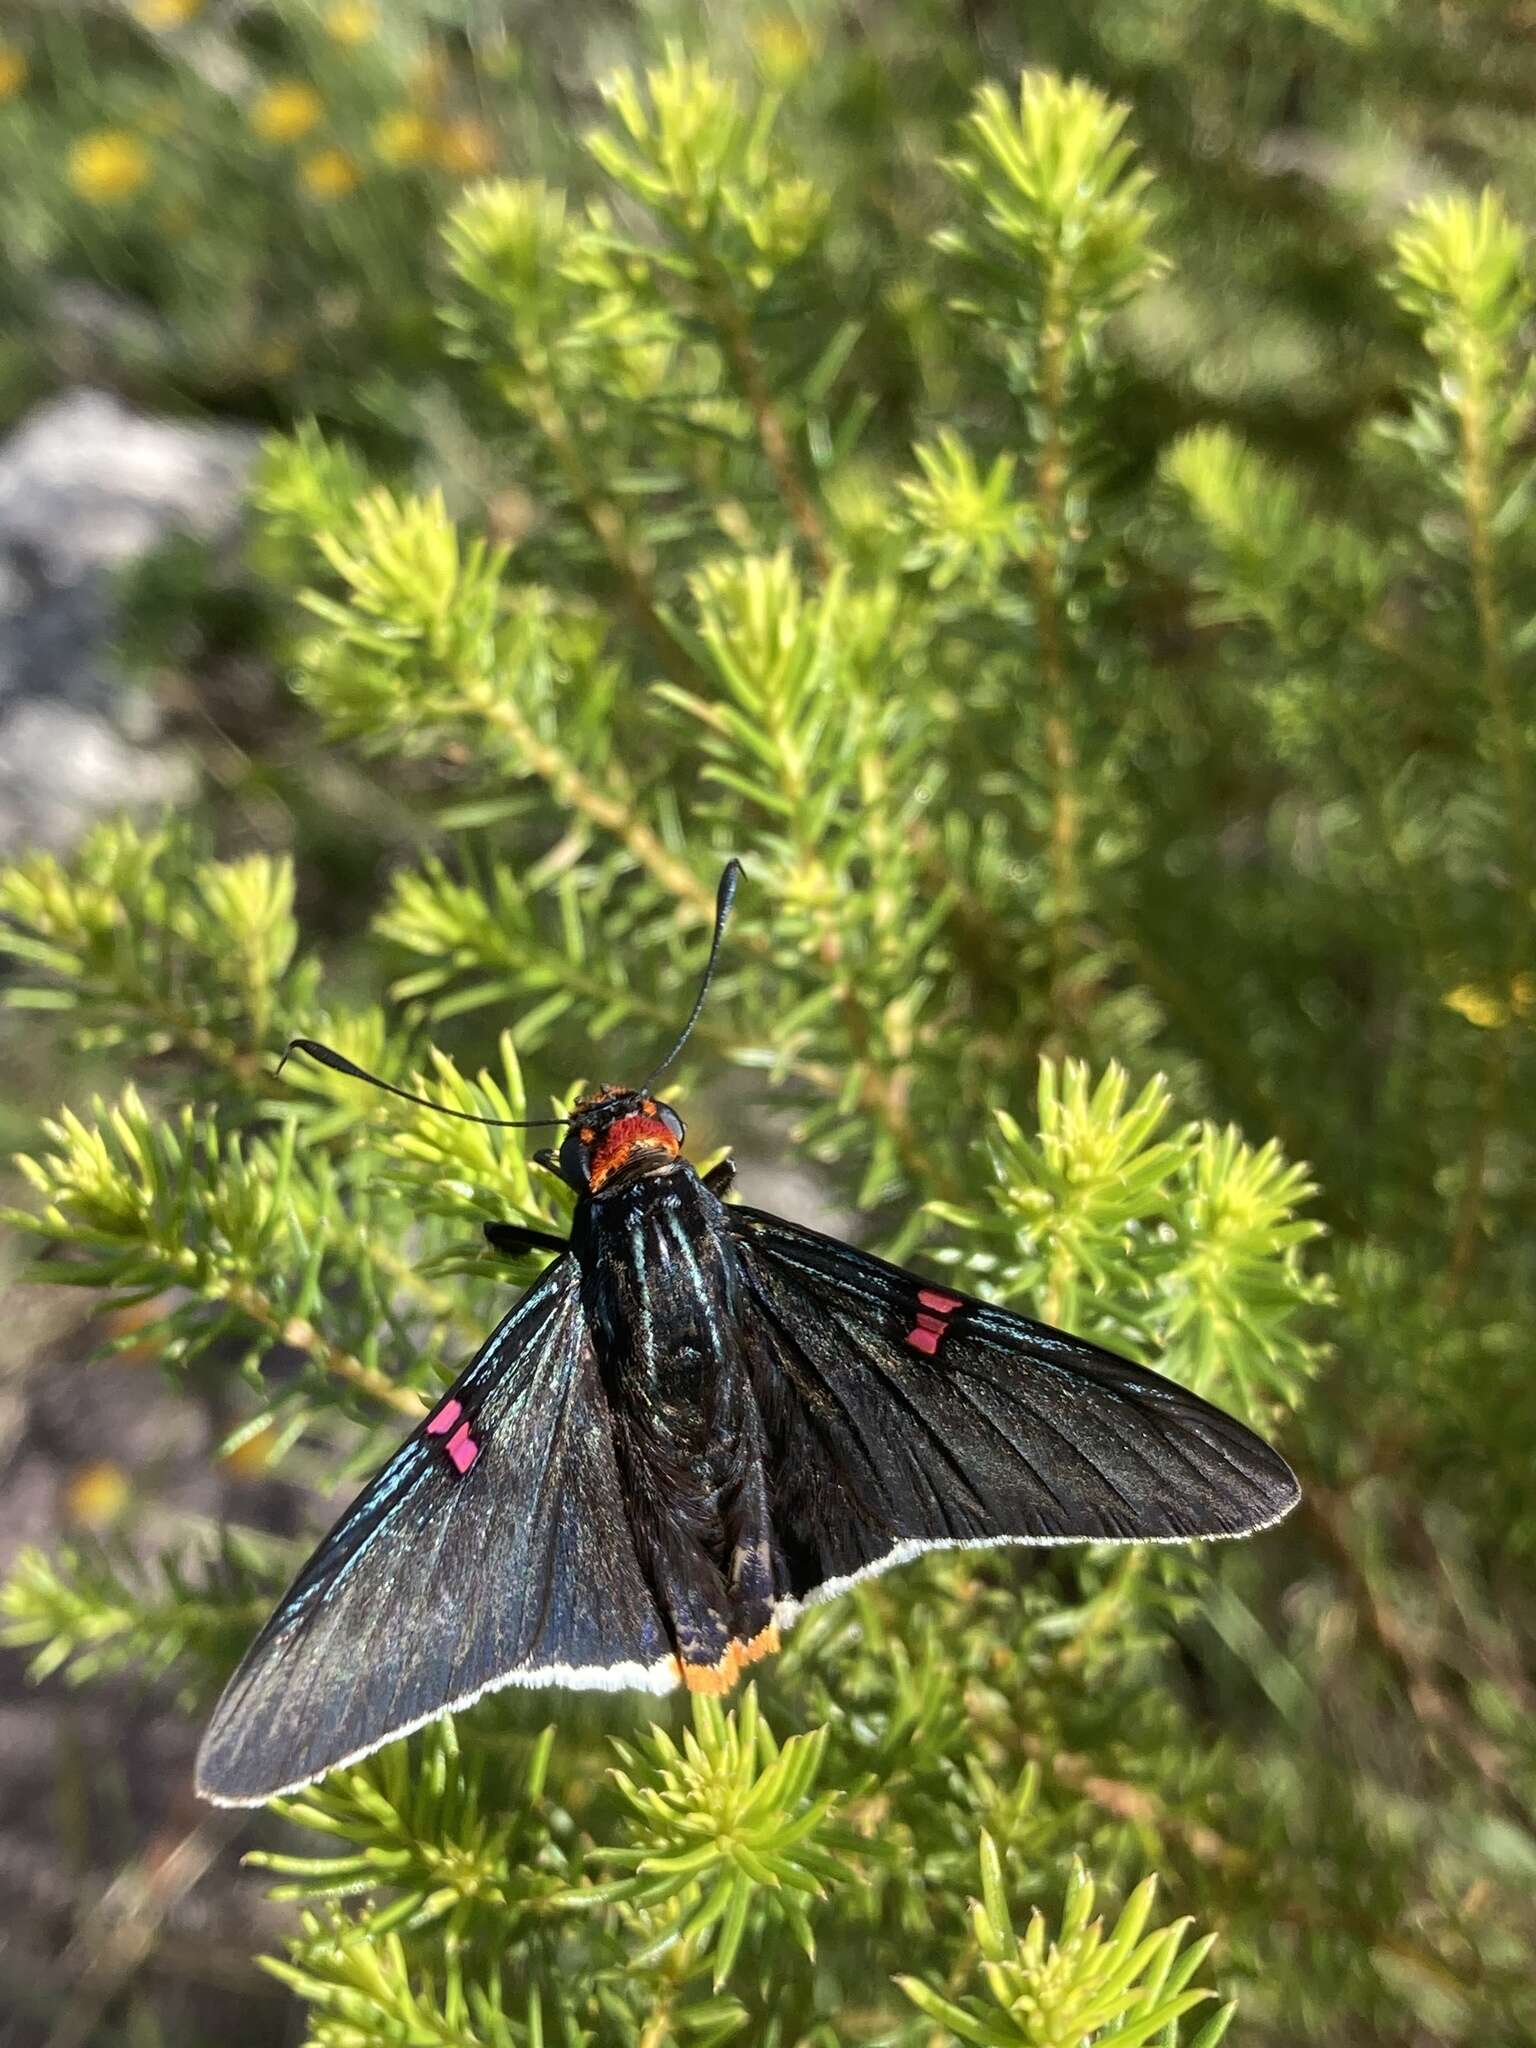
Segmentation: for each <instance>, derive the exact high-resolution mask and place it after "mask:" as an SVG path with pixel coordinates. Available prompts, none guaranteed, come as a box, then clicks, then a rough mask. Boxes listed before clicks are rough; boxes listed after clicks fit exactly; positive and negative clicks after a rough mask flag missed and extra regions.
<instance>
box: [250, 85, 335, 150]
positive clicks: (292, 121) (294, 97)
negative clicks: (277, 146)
mask: <svg viewBox="0 0 1536 2048" xmlns="http://www.w3.org/2000/svg"><path fill="white" fill-rule="evenodd" d="M324 112H325V101H324V100H323V99H321V97H320V95H319V93H317V92H316V91H315V89H314V87H313V86H312V85H306V84H305V83H304V81H303V80H302V79H300V78H288V79H284V80H283V82H282V84H280V85H271V86H268V88H267V90H266V91H265V92H264V93H262V94H261V96H260V98H259V99H258V100H257V101H256V103H255V104H254V106H253V107H252V108H251V126H252V127H253V128H254V129H255V131H256V133H257V134H258V135H259V136H260V137H261V139H262V141H263V142H297V141H298V140H299V138H300V137H301V136H304V135H307V134H308V133H309V131H310V129H311V128H313V127H314V126H315V124H316V123H317V122H318V121H319V120H320V118H321V116H322V115H323V114H324Z"/></svg>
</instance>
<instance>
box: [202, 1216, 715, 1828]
mask: <svg viewBox="0 0 1536 2048" xmlns="http://www.w3.org/2000/svg"><path fill="white" fill-rule="evenodd" d="M455 1411H457V1412H455ZM443 1417H446V1418H447V1421H448V1427H447V1428H442V1427H434V1424H435V1423H437V1422H438V1421H439V1419H440V1418H443ZM456 1445H457V1446H458V1449H457V1451H455V1446H456ZM471 1451H472V1452H473V1455H470V1452H471ZM670 1660H671V1643H670V1641H669V1640H668V1637H667V1633H666V1629H665V1627H664V1625H663V1622H662V1618H661V1616H660V1614H659V1612H658V1610H657V1607H656V1603H655V1600H654V1598H653V1597H652V1594H651V1591H650V1588H649V1586H648V1585H647V1584H646V1581H645V1579H644V1578H643V1577H642V1575H641V1573H640V1569H639V1566H638V1564H637V1562H636V1558H635V1546H634V1541H633V1538H632V1537H631V1534H630V1527H629V1519H628V1515H627V1512H626V1508H625V1502H624V1495H623V1490H622V1487H621V1485H620V1481H619V1476H618V1471H617V1468H616V1464H615V1458H614V1448H613V1440H612V1431H611V1427H610V1421H609V1412H608V1405H607V1402H606V1401H605V1399H604V1397H603V1392H602V1388H601V1385H600V1384H599V1381H598V1373H597V1363H596V1359H595V1357H594V1354H593V1349H592V1342H591V1338H590V1336H589V1335H588V1332H587V1327H586V1322H585V1319H584V1317H583V1315H582V1312H581V1300H580V1272H579V1269H578V1267H577V1264H576V1261H575V1260H574V1259H573V1258H572V1257H570V1256H569V1254H567V1255H565V1256H564V1257H562V1258H560V1259H558V1260H556V1261H555V1263H554V1264H553V1265H552V1266H550V1268H549V1269H548V1271H547V1272H546V1273H545V1274H544V1275H543V1277H542V1278H541V1279H540V1280H539V1281H537V1282H536V1283H535V1285H534V1286H533V1287H532V1288H530V1289H529V1291H528V1293H527V1294H526V1295H525V1296H524V1297H523V1299H522V1300H521V1301H520V1302H519V1303H518V1304H517V1306H516V1307H515V1308H514V1309H513V1310H512V1312H511V1313H510V1315H508V1316H507V1317H506V1318H505V1319H504V1320H503V1321H502V1323H501V1324H500V1325H499V1326H498V1328H497V1329H496V1331H495V1332H494V1333H493V1335H492V1336H491V1337H490V1338H489V1339H488V1341H487V1342H486V1343H485V1345H484V1346H483V1347H482V1348H481V1350H480V1351H479V1352H478V1353H477V1354H476V1356H475V1357H474V1358H473V1359H472V1360H471V1362H470V1364H469V1365H468V1366H467V1367H466V1368H465V1370H464V1371H463V1372H462V1373H461V1374H460V1375H459V1377H458V1379H457V1380H456V1381H455V1382H454V1384H453V1386H452V1388H451V1389H450V1390H449V1392H448V1394H447V1395H446V1396H445V1397H444V1399H443V1400H442V1401H440V1402H439V1403H438V1405H437V1407H436V1408H435V1409H434V1410H433V1413H432V1415H431V1416H429V1417H427V1418H425V1419H424V1420H423V1422H422V1424H421V1426H420V1427H419V1428H418V1429H417V1430H416V1432H415V1433H414V1435H412V1436H411V1437H410V1438H409V1439H408V1440H407V1441H406V1443H405V1444H403V1445H402V1446H401V1448H400V1450H399V1451H397V1452H396V1453H395V1455H394V1457H393V1458H392V1459H391V1460H390V1461H389V1463H388V1464H387V1465H386V1466H385V1467H384V1469H383V1470H382V1471H381V1472H380V1473H379V1474H378V1476H377V1478H375V1479H374V1480H373V1481H372V1483H371V1484H370V1485H368V1486H367V1487H365V1488H364V1490H363V1492H362V1493H361V1494H360V1495H359V1496H358V1498H357V1499H356V1500H355V1501H354V1502H353V1504H352V1505H351V1507H349V1508H348V1509H347V1511H346V1513H345V1514H344V1515H343V1516H342V1517H341V1520H340V1521H339V1522H338V1523H337V1524H336V1526H335V1528H334V1529H333V1530H332V1531H331V1533H330V1535H329V1536H328V1537H327V1538H326V1539H325V1541H324V1542H323V1543H322V1544H321V1545H320V1547H319V1549H318V1550H317V1551H316V1552H315V1554H314V1556H313V1557H312V1558H311V1559H310V1561H309V1563H308V1564H307V1565H306V1566H305V1567H304V1569H303V1571H302V1572H301V1573H300V1574H299V1576H298V1578H297V1579H296V1580H295V1581H294V1584H293V1585H292V1587H291V1588H290V1589H289V1591H288V1593H287V1594H286V1595H285V1597H284V1598H283V1600H282V1602H281V1604H280V1605H279V1607H278V1608H277V1611H276V1612H275V1613H274V1614H273V1616H272V1618H271V1620H270V1621H269V1622H268V1623H267V1625H266V1627H265V1628H264V1629H263V1630H262V1632H261V1634H260V1635H259V1636H258V1637H257V1639H256V1641H255V1642H254V1643H253V1644H252V1646H251V1648H250V1650H249V1651H248V1652H247V1654H246V1657H245V1659H244V1661H243V1662H242V1664H241V1666H240V1668H239V1670H238V1671H237V1672H236V1673H235V1676H234V1677H233V1678H232V1679H231V1681H230V1683H229V1687H228V1689H227V1690H226V1692H225V1694H224V1697H223V1699H222V1700H221V1701H220V1702H219V1705H218V1708H217V1710H216V1712H215V1714H214V1717H213V1720H212V1722H211V1724H210V1726H209V1728H208V1732H207V1734H206V1736H205V1737H204V1740H203V1746H202V1749H201V1751H200V1753H199V1756H198V1767H197V1781H198V1788H199V1790H200V1791H201V1792H202V1793H203V1794H204V1796H205V1797H207V1798H210V1799H213V1800H217V1801H219V1802H221V1803H224V1804H230V1805H242V1804H256V1803H259V1802H260V1801H262V1800H264V1799H269V1798H271V1797H272V1796H273V1795H274V1794H275V1793H277V1792H279V1791H284V1790H288V1789H291V1788H293V1787H295V1786H298V1785H301V1784H306V1783H308V1782H309V1781H310V1780H311V1779H313V1778H315V1777H318V1776H319V1775H320V1774H321V1773H322V1772H323V1771H326V1770H329V1769H332V1768H334V1767H335V1766H337V1765H338V1764H341V1763H344V1762H347V1761H350V1760H352V1759H354V1758H356V1757H359V1756H363V1755H366V1754H367V1753H368V1752H369V1751H370V1750H372V1749H376V1748H377V1747H378V1746H379V1745H380V1744H381V1743H383V1742H386V1741H389V1740H390V1739H391V1738H392V1737H394V1736H396V1735H400V1734H404V1733H405V1732H406V1731H407V1730H409V1729H411V1728H413V1727H417V1726H419V1725H420V1724H421V1723H422V1722H423V1721H426V1720H430V1719H432V1718H434V1717H435V1716H436V1715H438V1714H440V1713H443V1712H445V1711H447V1710H448V1709H449V1708H451V1707H455V1706H461V1705H464V1704H467V1703H468V1701H470V1700H472V1699H474V1698H476V1697H478V1696H479V1695H480V1694H481V1693H483V1692H487V1691H490V1690H493V1689H494V1688H496V1687H498V1686H503V1685H518V1684H524V1685H526V1684H536V1683H551V1682H559V1683H562V1684H565V1685H571V1686H597V1687H602V1688H605V1689H613V1688H616V1687H620V1686H624V1685H636V1686H643V1687H647V1688H650V1689H652V1690H664V1689H665V1688H666V1687H668V1686H670V1685H672V1684H673V1683H675V1678H674V1676H673V1674H672V1670H671V1661H670Z"/></svg>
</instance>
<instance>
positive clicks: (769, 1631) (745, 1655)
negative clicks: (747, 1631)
mask: <svg viewBox="0 0 1536 2048" xmlns="http://www.w3.org/2000/svg"><path fill="white" fill-rule="evenodd" d="M778 1648H779V1630H778V1624H777V1623H776V1622H771V1621H770V1622H769V1624H768V1626H767V1627H766V1628H765V1629H760V1630H759V1631H758V1633H757V1634H756V1635H755V1636H754V1637H753V1638H752V1640H751V1641H750V1642H749V1643H727V1644H726V1646H725V1655H724V1656H723V1657H722V1658H721V1659H720V1662H719V1663H718V1664H684V1663H682V1662H680V1661H679V1660H678V1659H677V1658H676V1657H674V1658H673V1660H672V1662H673V1665H674V1667H675V1668H676V1671H677V1675H678V1677H679V1678H681V1680H682V1681H683V1684H684V1685H685V1686H687V1688H688V1690H689V1691H690V1692H709V1693H726V1692H729V1691H730V1689H731V1687H732V1686H733V1685H735V1683H736V1681H737V1680H738V1679H739V1678H740V1677H741V1674H742V1672H743V1671H745V1670H746V1668H747V1666H748V1665H749V1664H756V1663H757V1661H758V1660H759V1658H762V1657H772V1656H775V1655H776V1654H777V1652H778Z"/></svg>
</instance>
